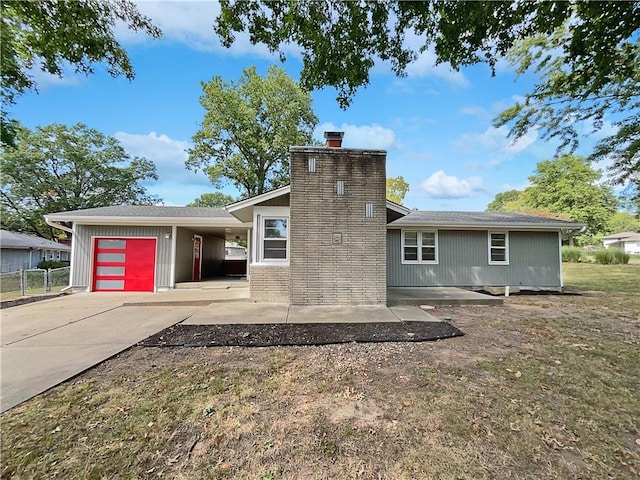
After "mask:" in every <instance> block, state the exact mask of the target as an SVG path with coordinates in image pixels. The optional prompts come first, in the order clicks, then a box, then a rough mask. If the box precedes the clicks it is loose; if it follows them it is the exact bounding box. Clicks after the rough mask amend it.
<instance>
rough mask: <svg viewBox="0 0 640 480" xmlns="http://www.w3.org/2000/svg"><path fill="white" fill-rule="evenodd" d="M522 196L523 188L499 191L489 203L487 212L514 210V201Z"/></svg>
mask: <svg viewBox="0 0 640 480" xmlns="http://www.w3.org/2000/svg"><path fill="white" fill-rule="evenodd" d="M521 197H522V191H521V190H509V191H507V192H502V193H498V194H497V195H496V197H495V198H494V199H493V201H492V202H491V203H489V205H487V210H486V211H487V212H514V211H517V210H516V209H514V206H513V205H514V204H513V202H518V201H519V200H520V199H521Z"/></svg>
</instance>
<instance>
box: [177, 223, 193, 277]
mask: <svg viewBox="0 0 640 480" xmlns="http://www.w3.org/2000/svg"><path fill="white" fill-rule="evenodd" d="M194 233H195V232H194V231H193V230H190V229H188V228H178V233H177V235H176V279H175V280H176V283H179V282H190V281H191V278H192V276H193V240H192V238H193V235H194Z"/></svg>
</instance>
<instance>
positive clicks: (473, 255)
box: [387, 230, 561, 287]
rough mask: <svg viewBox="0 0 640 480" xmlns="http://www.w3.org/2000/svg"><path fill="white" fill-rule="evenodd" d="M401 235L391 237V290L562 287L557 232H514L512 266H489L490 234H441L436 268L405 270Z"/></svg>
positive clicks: (395, 233)
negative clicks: (436, 287) (433, 287)
mask: <svg viewBox="0 0 640 480" xmlns="http://www.w3.org/2000/svg"><path fill="white" fill-rule="evenodd" d="M400 232H401V231H400V230H388V232H387V284H388V286H390V287H415V286H426V287H429V286H460V287H483V286H506V285H511V286H527V287H559V286H560V285H561V272H560V258H559V255H560V252H559V246H558V241H559V240H558V233H557V232H533V231H527V232H524V231H510V232H509V265H489V262H488V238H487V231H486V230H476V231H472V230H460V231H457V230H439V231H438V256H439V259H438V260H439V262H438V264H437V265H432V264H420V265H403V264H402V259H401V255H402V246H401V233H400Z"/></svg>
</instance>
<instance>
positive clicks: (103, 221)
mask: <svg viewBox="0 0 640 480" xmlns="http://www.w3.org/2000/svg"><path fill="white" fill-rule="evenodd" d="M44 218H45V221H46V222H47V223H49V221H52V222H73V223H75V224H78V225H148V226H173V225H175V226H178V227H240V226H244V225H247V224H246V223H244V222H242V221H240V220H238V219H237V218H235V217H233V218H219V217H123V216H96V215H92V216H86V217H85V216H70V215H69V216H65V215H64V214H52V215H45V217H44Z"/></svg>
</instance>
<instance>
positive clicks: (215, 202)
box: [187, 192, 235, 207]
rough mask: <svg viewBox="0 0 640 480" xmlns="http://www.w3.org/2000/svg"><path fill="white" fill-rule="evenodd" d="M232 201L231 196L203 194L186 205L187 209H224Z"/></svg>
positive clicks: (216, 193)
mask: <svg viewBox="0 0 640 480" xmlns="http://www.w3.org/2000/svg"><path fill="white" fill-rule="evenodd" d="M234 201H235V200H234V198H233V197H232V196H231V195H225V194H224V193H222V192H213V193H203V194H202V195H200V196H199V197H198V198H196V199H195V200H194V201H193V202H191V203H187V207H225V206H227V205H229V204H230V203H233V202H234Z"/></svg>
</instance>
